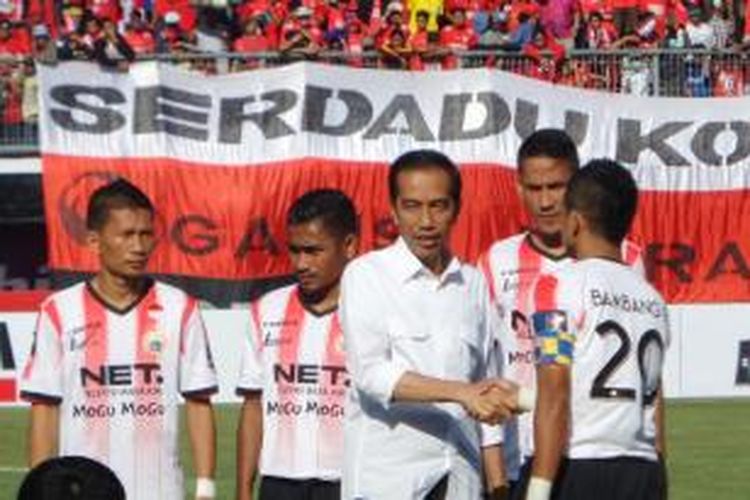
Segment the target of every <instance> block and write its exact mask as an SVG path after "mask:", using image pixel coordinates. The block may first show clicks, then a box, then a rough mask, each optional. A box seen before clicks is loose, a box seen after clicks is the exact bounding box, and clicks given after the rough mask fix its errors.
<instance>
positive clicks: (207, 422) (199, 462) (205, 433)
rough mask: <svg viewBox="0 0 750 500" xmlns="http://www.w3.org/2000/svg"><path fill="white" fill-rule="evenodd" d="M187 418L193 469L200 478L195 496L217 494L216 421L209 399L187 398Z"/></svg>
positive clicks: (213, 495) (205, 497) (211, 496)
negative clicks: (214, 480)
mask: <svg viewBox="0 0 750 500" xmlns="http://www.w3.org/2000/svg"><path fill="white" fill-rule="evenodd" d="M185 419H186V423H187V429H188V434H189V436H190V448H191V450H192V453H193V471H194V472H195V477H197V478H198V482H197V484H196V492H195V497H196V498H197V499H199V500H203V499H209V498H214V497H215V496H216V492H215V487H214V486H213V478H214V476H215V473H216V422H215V421H214V410H213V406H212V405H211V401H210V400H209V399H207V398H206V399H202V398H188V399H186V400H185Z"/></svg>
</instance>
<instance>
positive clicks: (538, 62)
mask: <svg viewBox="0 0 750 500" xmlns="http://www.w3.org/2000/svg"><path fill="white" fill-rule="evenodd" d="M521 53H522V54H523V55H525V56H526V57H528V58H529V62H530V64H529V66H528V69H527V76H530V77H532V78H536V79H538V80H545V81H548V82H554V81H556V79H557V77H558V73H559V70H560V67H561V66H562V63H563V61H564V60H565V48H564V47H563V46H562V45H560V44H559V43H557V42H556V41H555V39H554V38H553V37H552V36H550V35H549V34H547V33H546V32H545V31H544V29H543V28H542V27H541V26H537V28H536V30H535V31H534V37H533V38H532V39H531V41H530V42H529V43H527V44H526V45H524V47H523V49H522V50H521Z"/></svg>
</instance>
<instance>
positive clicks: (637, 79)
mask: <svg viewBox="0 0 750 500" xmlns="http://www.w3.org/2000/svg"><path fill="white" fill-rule="evenodd" d="M620 83H621V91H622V92H623V93H624V94H631V95H637V96H649V95H651V87H652V84H653V75H652V74H651V64H650V60H649V59H647V58H644V57H642V56H639V55H631V56H628V57H625V58H623V61H622V77H621V82H620Z"/></svg>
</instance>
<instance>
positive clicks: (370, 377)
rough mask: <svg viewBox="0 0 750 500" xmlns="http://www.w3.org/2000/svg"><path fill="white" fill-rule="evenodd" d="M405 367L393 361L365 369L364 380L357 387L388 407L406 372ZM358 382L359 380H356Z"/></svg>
mask: <svg viewBox="0 0 750 500" xmlns="http://www.w3.org/2000/svg"><path fill="white" fill-rule="evenodd" d="M406 371H407V369H406V368H405V367H400V366H397V365H395V364H394V363H391V362H382V363H378V365H377V366H373V367H370V368H368V369H366V370H364V372H365V373H364V374H363V376H362V380H360V381H358V383H356V385H357V388H358V389H360V390H361V391H362V392H364V393H365V394H367V395H368V396H370V397H372V398H373V399H375V400H376V401H378V402H379V403H380V404H381V405H383V407H384V408H386V409H387V408H388V407H389V406H390V404H391V402H392V401H393V392H394V391H395V390H396V385H397V384H398V381H399V380H400V379H401V377H402V376H403V375H404V373H406ZM355 382H357V381H355Z"/></svg>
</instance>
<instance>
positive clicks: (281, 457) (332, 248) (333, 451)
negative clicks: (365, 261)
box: [237, 189, 358, 500]
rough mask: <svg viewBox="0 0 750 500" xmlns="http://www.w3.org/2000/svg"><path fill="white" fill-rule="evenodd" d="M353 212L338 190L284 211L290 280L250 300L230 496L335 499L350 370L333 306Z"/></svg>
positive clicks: (310, 196)
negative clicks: (234, 486)
mask: <svg viewBox="0 0 750 500" xmlns="http://www.w3.org/2000/svg"><path fill="white" fill-rule="evenodd" d="M357 240H358V237H357V214H356V211H355V209H354V205H353V204H352V202H351V200H350V199H349V198H348V197H347V196H346V195H345V194H344V193H342V192H341V191H337V190H331V189H321V190H316V191H310V192H308V193H306V194H305V195H303V196H302V197H300V198H299V199H298V200H297V201H295V202H294V204H293V205H292V207H291V208H290V210H289V214H288V216H287V242H288V248H289V257H290V260H291V262H292V266H293V269H294V273H295V275H296V277H297V281H298V283H297V284H294V285H291V286H287V287H284V288H281V289H279V290H276V291H273V292H270V293H268V294H266V295H264V296H263V297H261V298H260V299H259V300H257V301H255V302H253V303H252V305H251V308H250V314H249V320H250V321H249V323H250V329H249V330H250V331H249V333H248V334H247V336H246V338H245V339H244V340H243V344H242V367H241V373H240V379H239V382H238V385H237V391H238V393H240V394H241V395H243V396H244V397H245V402H244V404H243V407H242V415H241V417H240V423H239V428H238V441H239V445H238V446H239V448H238V449H239V452H238V461H237V490H238V491H237V493H238V494H237V498H238V499H247V500H249V499H250V498H251V495H252V490H253V483H254V479H255V475H256V469H257V470H258V471H259V474H260V476H261V479H260V490H259V498H260V500H286V499H289V500H329V499H330V500H338V499H339V498H340V496H341V493H340V479H341V468H342V458H343V428H342V425H343V420H344V396H345V392H346V385H347V384H348V383H349V382H348V376H347V374H346V360H345V357H344V352H343V335H342V330H341V325H340V323H339V317H338V312H337V305H338V299H339V280H340V278H341V274H342V272H343V271H344V267H345V266H346V264H347V262H348V261H349V260H350V259H352V258H353V257H354V256H355V254H356V251H357Z"/></svg>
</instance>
